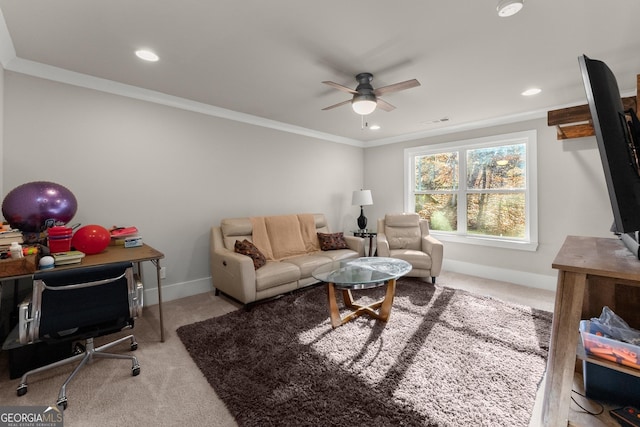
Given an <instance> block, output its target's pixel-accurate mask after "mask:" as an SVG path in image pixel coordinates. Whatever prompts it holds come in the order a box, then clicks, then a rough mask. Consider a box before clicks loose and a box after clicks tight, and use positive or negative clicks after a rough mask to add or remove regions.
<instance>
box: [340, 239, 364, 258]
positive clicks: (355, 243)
mask: <svg viewBox="0 0 640 427" xmlns="http://www.w3.org/2000/svg"><path fill="white" fill-rule="evenodd" d="M344 240H345V241H346V242H347V246H349V249H351V250H352V251H356V252H358V256H359V257H363V256H364V239H363V238H362V237H356V236H344Z"/></svg>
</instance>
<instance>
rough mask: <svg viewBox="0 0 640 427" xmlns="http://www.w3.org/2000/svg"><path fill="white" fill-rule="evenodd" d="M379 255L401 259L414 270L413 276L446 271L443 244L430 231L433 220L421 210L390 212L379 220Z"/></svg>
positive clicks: (377, 237)
mask: <svg viewBox="0 0 640 427" xmlns="http://www.w3.org/2000/svg"><path fill="white" fill-rule="evenodd" d="M376 245H377V252H378V256H383V257H391V258H399V259H402V260H405V261H407V262H408V263H410V264H411V265H412V266H413V269H412V270H411V271H410V272H409V273H408V274H407V276H412V277H424V278H426V277H431V283H436V277H438V276H439V275H440V271H441V270H442V253H443V246H442V243H441V242H440V241H439V240H437V239H436V238H435V237H433V236H432V235H430V234H429V222H428V221H427V220H426V219H420V217H419V216H418V214H417V213H397V214H387V215H385V217H384V219H379V220H378V235H377V236H376Z"/></svg>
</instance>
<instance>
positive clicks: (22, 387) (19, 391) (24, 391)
mask: <svg viewBox="0 0 640 427" xmlns="http://www.w3.org/2000/svg"><path fill="white" fill-rule="evenodd" d="M16 394H17V395H18V396H24V395H25V394H27V385H26V384H20V386H19V387H18V389H17V390H16Z"/></svg>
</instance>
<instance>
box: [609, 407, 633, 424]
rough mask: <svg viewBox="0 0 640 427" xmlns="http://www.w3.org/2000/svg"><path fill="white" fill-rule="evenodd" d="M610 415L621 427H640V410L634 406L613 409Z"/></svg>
mask: <svg viewBox="0 0 640 427" xmlns="http://www.w3.org/2000/svg"><path fill="white" fill-rule="evenodd" d="M609 413H610V414H611V416H612V417H613V418H614V419H615V420H616V421H618V423H619V424H620V425H621V426H625V427H640V410H638V409H637V408H634V407H633V406H625V407H624V408H619V409H612V410H611V411H609Z"/></svg>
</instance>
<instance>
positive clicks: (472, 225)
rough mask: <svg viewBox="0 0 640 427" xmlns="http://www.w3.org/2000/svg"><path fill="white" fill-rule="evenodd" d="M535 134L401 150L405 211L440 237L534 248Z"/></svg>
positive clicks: (535, 207) (535, 235) (494, 244)
mask: <svg viewBox="0 0 640 427" xmlns="http://www.w3.org/2000/svg"><path fill="white" fill-rule="evenodd" d="M535 173H536V132H535V131H527V132H518V133H514V134H509V135H499V136H493V137H488V138H479V139H473V140H467V141H458V142H455V143H447V144H438V145H429V146H423V147H413V148H408V149H406V150H405V176H406V181H405V182H406V184H405V186H406V188H405V205H406V206H405V210H406V211H407V212H417V213H418V214H419V215H420V217H421V218H425V219H428V220H429V226H430V228H431V231H432V233H433V234H434V235H436V236H437V237H438V238H439V239H442V240H445V241H446V240H449V241H457V242H465V243H471V244H481V245H489V246H499V247H508V248H518V249H524V250H536V248H537V240H538V239H537V197H536V188H535V183H536V176H535Z"/></svg>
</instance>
